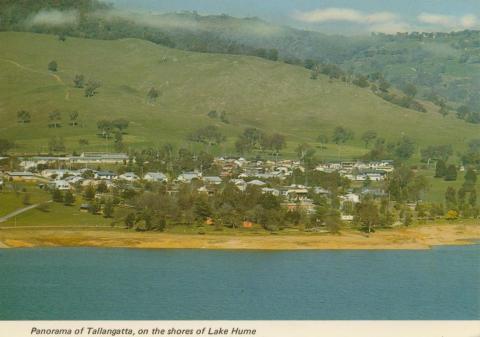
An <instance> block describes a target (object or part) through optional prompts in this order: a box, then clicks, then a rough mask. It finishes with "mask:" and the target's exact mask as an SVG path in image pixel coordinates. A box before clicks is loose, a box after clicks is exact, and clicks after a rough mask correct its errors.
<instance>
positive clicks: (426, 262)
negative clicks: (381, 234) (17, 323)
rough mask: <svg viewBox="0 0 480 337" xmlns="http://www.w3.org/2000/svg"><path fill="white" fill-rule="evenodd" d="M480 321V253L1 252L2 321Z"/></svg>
mask: <svg viewBox="0 0 480 337" xmlns="http://www.w3.org/2000/svg"><path fill="white" fill-rule="evenodd" d="M479 318H480V245H475V246H450V247H439V248H435V249H432V250H426V251H357V250H348V251H294V252H290V251H273V252H268V251H267V252H265V251H207V250H137V249H96V248H65V249H64V248H52V249H43V248H42V249H38V248H34V249H2V250H0V319H1V320H11V319H13V320H23V319H32V320H44V319H50V320H52V319H59V320H77V319H82V320H90V319H95V320H109V319H121V320H129V319H135V320H159V319H201V320H203V319H235V320H245V319H265V320H268V319H312V320H319V319H334V320H336V319H376V320H377V319H379V320H384V319H394V320H398V319H412V320H414V319H428V320H430V319H433V320H437V319H445V320H449V319H479Z"/></svg>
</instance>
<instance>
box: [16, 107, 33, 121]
mask: <svg viewBox="0 0 480 337" xmlns="http://www.w3.org/2000/svg"><path fill="white" fill-rule="evenodd" d="M17 121H18V123H22V124H25V123H30V121H31V117H30V112H28V111H25V110H20V111H17Z"/></svg>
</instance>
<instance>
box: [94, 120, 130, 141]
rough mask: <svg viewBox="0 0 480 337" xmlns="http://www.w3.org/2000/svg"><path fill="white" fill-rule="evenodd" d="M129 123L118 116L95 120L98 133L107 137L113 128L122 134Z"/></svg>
mask: <svg viewBox="0 0 480 337" xmlns="http://www.w3.org/2000/svg"><path fill="white" fill-rule="evenodd" d="M129 125H130V122H129V121H128V120H126V119H124V118H118V119H114V120H112V121H110V120H107V119H102V120H99V121H98V122H97V128H98V130H99V131H100V133H99V134H98V135H99V136H100V137H103V138H106V139H108V138H110V137H111V134H112V132H114V131H115V130H117V131H118V133H119V134H120V135H122V134H123V133H124V132H125V130H126V129H127V128H128V126H129ZM116 137H117V138H118V137H120V136H116Z"/></svg>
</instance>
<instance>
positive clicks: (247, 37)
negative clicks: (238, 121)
mask: <svg viewBox="0 0 480 337" xmlns="http://www.w3.org/2000/svg"><path fill="white" fill-rule="evenodd" d="M0 30H3V31H5V30H15V31H31V32H38V33H48V34H56V35H58V36H59V38H60V39H65V38H66V37H67V36H76V37H83V38H92V39H107V40H111V39H120V38H139V39H144V40H148V41H151V42H154V43H157V44H161V45H165V46H168V47H172V48H178V49H183V50H189V51H196V52H211V53H227V54H242V55H252V56H257V57H262V58H265V59H269V60H272V61H277V60H281V61H283V62H286V63H290V64H294V65H300V66H304V67H306V68H308V69H311V70H312V75H311V78H312V80H314V79H316V77H317V76H318V74H320V73H321V74H325V75H327V76H329V77H330V78H331V79H339V80H342V81H345V82H349V83H353V84H355V85H358V86H360V87H364V88H369V89H371V90H372V91H373V92H374V93H375V94H377V95H378V96H379V97H381V98H383V99H384V100H387V101H389V102H391V103H392V104H396V105H400V106H402V107H405V108H409V109H413V110H416V111H419V112H425V111H426V109H425V108H424V103H422V101H429V102H432V103H433V104H434V106H435V107H436V110H437V111H438V113H440V114H442V115H443V116H446V115H448V114H454V115H455V116H456V117H457V118H459V119H462V120H465V121H466V122H469V123H480V95H478V90H479V88H480V31H469V30H465V31H460V32H452V33H419V32H412V33H398V34H396V35H387V34H372V35H371V36H363V37H344V36H329V35H325V34H322V33H319V32H312V31H304V30H297V29H294V28H290V27H285V26H276V25H273V24H270V23H267V22H264V21H262V20H260V19H258V18H243V19H239V18H234V17H231V16H227V15H211V16H201V15H199V14H197V13H196V12H181V13H169V14H158V15H154V14H141V13H129V12H126V11H120V10H116V9H114V8H113V6H112V5H109V4H107V3H104V2H100V1H97V0H22V1H18V0H1V1H0Z"/></svg>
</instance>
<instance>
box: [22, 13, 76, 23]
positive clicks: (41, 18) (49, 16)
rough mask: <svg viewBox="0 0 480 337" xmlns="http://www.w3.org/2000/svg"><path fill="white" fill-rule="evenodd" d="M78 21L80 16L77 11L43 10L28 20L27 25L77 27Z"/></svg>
mask: <svg viewBox="0 0 480 337" xmlns="http://www.w3.org/2000/svg"><path fill="white" fill-rule="evenodd" d="M78 20H79V15H78V12H77V11H75V10H71V11H58V10H42V11H40V12H38V13H36V14H35V15H34V16H33V17H31V18H29V19H28V20H27V24H29V25H48V26H62V25H76V24H77V23H78Z"/></svg>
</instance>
